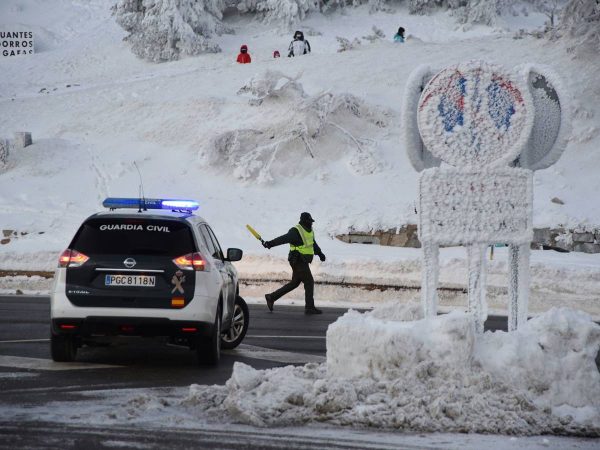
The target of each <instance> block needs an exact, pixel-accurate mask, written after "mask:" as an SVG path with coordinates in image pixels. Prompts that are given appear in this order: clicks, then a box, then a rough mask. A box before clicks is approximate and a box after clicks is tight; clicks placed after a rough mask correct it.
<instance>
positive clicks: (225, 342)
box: [221, 295, 250, 350]
mask: <svg viewBox="0 0 600 450" xmlns="http://www.w3.org/2000/svg"><path fill="white" fill-rule="evenodd" d="M249 323H250V313H249V311H248V305H247V304H246V301H245V300H244V299H243V298H242V297H240V296H239V295H238V296H237V298H236V299H235V305H234V306H233V319H232V320H231V327H229V330H227V331H226V332H225V333H223V334H221V347H223V348H225V349H227V350H231V349H232V348H236V347H237V346H238V345H240V343H241V342H242V341H243V340H244V336H246V331H248V324H249Z"/></svg>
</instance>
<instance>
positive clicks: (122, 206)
mask: <svg viewBox="0 0 600 450" xmlns="http://www.w3.org/2000/svg"><path fill="white" fill-rule="evenodd" d="M103 206H104V207H106V208H108V209H109V211H106V212H100V213H97V214H94V215H92V216H90V217H88V218H87V219H86V220H85V221H84V222H83V224H82V225H81V227H80V228H79V230H78V231H77V233H76V234H75V237H74V238H73V240H72V241H71V244H70V245H69V248H68V249H67V250H65V251H64V252H63V253H62V255H61V256H60V258H59V261H58V268H57V269H56V274H55V282H54V288H53V290H52V297H51V319H52V331H51V353H52V359H54V361H72V360H74V359H75V356H76V353H77V349H78V348H79V347H81V346H83V345H94V344H98V343H99V342H102V343H106V341H107V340H108V341H109V342H110V341H111V340H113V339H118V338H119V337H122V336H161V337H166V338H168V339H169V341H170V342H171V343H174V344H179V345H186V346H189V347H190V348H191V349H194V350H195V351H196V352H197V355H198V360H199V362H200V363H201V364H216V363H217V362H218V361H219V358H220V353H221V347H223V348H228V349H230V348H234V347H236V346H237V345H239V343H240V342H241V341H242V339H244V336H245V334H246V330H247V329H248V321H249V315H248V307H247V305H246V303H245V302H244V300H243V299H242V298H241V297H240V296H239V287H238V275H237V271H236V269H235V268H234V267H233V265H232V264H231V263H232V262H234V261H239V260H240V259H241V258H242V251H241V250H240V249H236V248H230V249H228V250H227V254H224V253H223V251H222V250H221V246H220V245H219V241H218V240H217V237H216V236H215V233H214V232H213V230H212V229H211V227H210V226H209V225H208V224H207V223H206V221H205V220H204V219H202V218H201V217H199V216H196V215H194V214H193V211H195V210H197V209H198V204H197V203H196V202H194V201H190V200H168V199H137V198H107V199H106V200H105V201H104V202H103Z"/></svg>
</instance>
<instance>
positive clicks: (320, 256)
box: [319, 253, 327, 262]
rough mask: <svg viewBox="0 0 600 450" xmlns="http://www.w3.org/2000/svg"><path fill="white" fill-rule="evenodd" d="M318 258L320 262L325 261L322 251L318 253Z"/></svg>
mask: <svg viewBox="0 0 600 450" xmlns="http://www.w3.org/2000/svg"><path fill="white" fill-rule="evenodd" d="M319 259H320V260H321V262H323V261H325V260H326V259H327V258H325V255H324V254H323V253H321V254H320V255H319Z"/></svg>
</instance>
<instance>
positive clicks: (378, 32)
mask: <svg viewBox="0 0 600 450" xmlns="http://www.w3.org/2000/svg"><path fill="white" fill-rule="evenodd" d="M371 29H372V30H373V34H368V35H367V36H363V39H364V40H365V41H369V42H375V41H378V40H380V39H385V33H384V32H383V30H382V29H381V28H377V27H376V26H375V25H373V28H371Z"/></svg>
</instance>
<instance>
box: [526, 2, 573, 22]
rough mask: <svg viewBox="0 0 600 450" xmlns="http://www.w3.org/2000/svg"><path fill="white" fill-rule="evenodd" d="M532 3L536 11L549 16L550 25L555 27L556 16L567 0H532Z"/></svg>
mask: <svg viewBox="0 0 600 450" xmlns="http://www.w3.org/2000/svg"><path fill="white" fill-rule="evenodd" d="M531 3H532V5H533V7H534V9H535V10H536V11H539V12H541V13H542V14H544V15H545V16H546V17H548V26H549V27H550V28H553V27H554V25H555V20H556V17H557V16H558V14H559V12H560V10H561V8H562V7H563V6H564V5H565V0H531Z"/></svg>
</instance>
